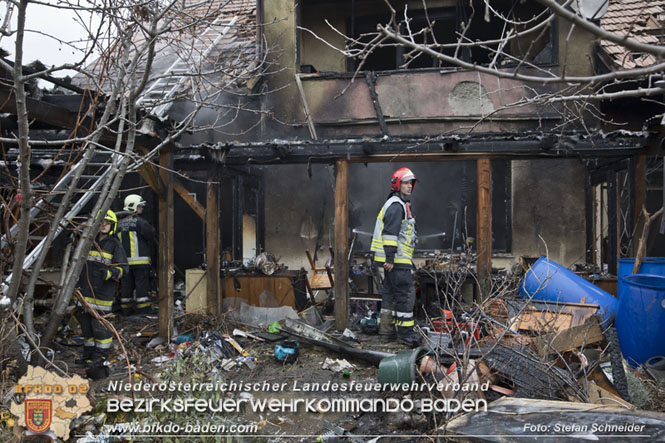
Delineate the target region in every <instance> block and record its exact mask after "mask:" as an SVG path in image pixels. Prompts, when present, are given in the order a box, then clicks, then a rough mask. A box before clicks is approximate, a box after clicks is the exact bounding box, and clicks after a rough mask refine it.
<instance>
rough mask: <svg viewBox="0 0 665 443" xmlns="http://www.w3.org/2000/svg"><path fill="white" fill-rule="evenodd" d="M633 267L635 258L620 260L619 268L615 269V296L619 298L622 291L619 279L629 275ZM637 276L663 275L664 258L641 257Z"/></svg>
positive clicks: (664, 273)
mask: <svg viewBox="0 0 665 443" xmlns="http://www.w3.org/2000/svg"><path fill="white" fill-rule="evenodd" d="M633 266H635V257H628V258H620V259H619V268H618V269H617V277H618V279H619V281H618V282H617V295H619V296H620V294H621V291H622V289H623V281H622V280H621V277H623V276H624V275H631V274H632V273H633ZM636 273H637V274H650V275H665V257H643V258H642V264H641V265H640V269H639V270H638V271H637V272H636Z"/></svg>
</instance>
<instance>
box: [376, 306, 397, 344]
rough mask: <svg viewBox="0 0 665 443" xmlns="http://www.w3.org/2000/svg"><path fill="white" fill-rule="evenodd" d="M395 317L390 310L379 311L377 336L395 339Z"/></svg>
mask: <svg viewBox="0 0 665 443" xmlns="http://www.w3.org/2000/svg"><path fill="white" fill-rule="evenodd" d="M395 335H396V334H395V318H394V317H393V314H392V312H386V311H381V317H380V318H379V337H381V338H385V339H386V340H394V339H395Z"/></svg>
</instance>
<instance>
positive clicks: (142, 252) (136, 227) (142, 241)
mask: <svg viewBox="0 0 665 443" xmlns="http://www.w3.org/2000/svg"><path fill="white" fill-rule="evenodd" d="M118 238H119V239H120V243H122V247H123V248H124V250H125V255H127V263H129V265H130V266H141V265H143V266H149V265H150V255H151V253H152V245H153V243H154V242H155V240H156V238H157V233H156V232H155V228H153V227H152V226H151V225H150V223H148V222H147V221H145V219H143V218H141V217H139V216H137V215H132V216H129V217H125V218H123V219H122V220H120V221H118Z"/></svg>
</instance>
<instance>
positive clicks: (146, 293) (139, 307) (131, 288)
mask: <svg viewBox="0 0 665 443" xmlns="http://www.w3.org/2000/svg"><path fill="white" fill-rule="evenodd" d="M151 306H152V302H151V301H150V266H137V265H135V266H131V265H130V266H129V272H128V273H127V275H126V276H125V277H124V278H123V279H122V280H120V308H121V309H122V312H123V313H124V314H130V313H132V311H135V312H137V313H147V312H149V311H150V307H151Z"/></svg>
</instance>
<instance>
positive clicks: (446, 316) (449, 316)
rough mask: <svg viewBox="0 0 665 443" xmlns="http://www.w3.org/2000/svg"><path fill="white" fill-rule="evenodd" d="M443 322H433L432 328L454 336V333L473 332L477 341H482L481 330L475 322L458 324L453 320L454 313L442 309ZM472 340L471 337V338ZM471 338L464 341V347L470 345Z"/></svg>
mask: <svg viewBox="0 0 665 443" xmlns="http://www.w3.org/2000/svg"><path fill="white" fill-rule="evenodd" d="M441 316H442V318H443V319H442V320H434V321H432V326H433V327H434V330H435V331H436V332H447V333H449V334H452V333H453V331H455V330H457V331H469V330H472V331H473V336H474V338H475V339H476V340H480V329H479V328H478V325H477V324H475V323H473V322H466V321H463V322H459V323H458V322H456V321H455V320H454V318H453V313H452V312H451V311H449V310H447V309H441ZM469 338H470V337H469ZM469 338H468V339H466V340H465V341H464V345H465V346H466V345H468V344H469Z"/></svg>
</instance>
